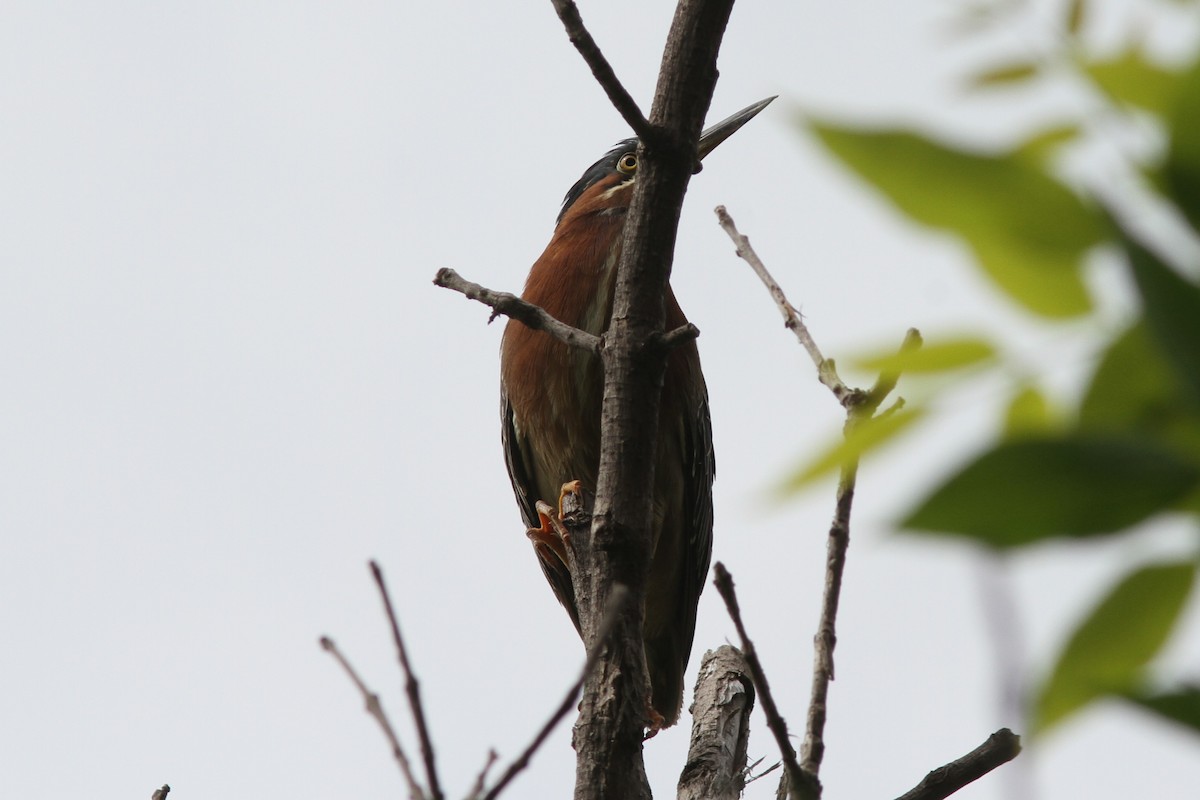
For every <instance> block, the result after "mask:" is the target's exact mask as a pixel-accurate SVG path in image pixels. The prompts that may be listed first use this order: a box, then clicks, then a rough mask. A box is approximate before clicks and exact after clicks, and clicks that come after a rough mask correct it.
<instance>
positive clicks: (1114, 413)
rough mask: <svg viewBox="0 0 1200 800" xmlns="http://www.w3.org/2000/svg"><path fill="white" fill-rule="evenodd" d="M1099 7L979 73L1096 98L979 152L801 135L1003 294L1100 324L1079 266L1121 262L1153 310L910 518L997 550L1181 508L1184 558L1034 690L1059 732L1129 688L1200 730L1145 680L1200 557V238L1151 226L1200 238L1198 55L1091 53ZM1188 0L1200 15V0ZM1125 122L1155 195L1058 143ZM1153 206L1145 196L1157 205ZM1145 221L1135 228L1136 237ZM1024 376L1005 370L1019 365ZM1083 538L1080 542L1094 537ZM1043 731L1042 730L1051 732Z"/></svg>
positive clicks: (1173, 691) (937, 362)
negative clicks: (1043, 45) (1069, 169)
mask: <svg viewBox="0 0 1200 800" xmlns="http://www.w3.org/2000/svg"><path fill="white" fill-rule="evenodd" d="M1097 3H1098V0H1090V2H1089V0H1073V1H1072V2H1070V3H1069V4H1067V8H1066V9H1065V12H1064V15H1063V17H1062V18H1061V19H1060V20H1059V21H1058V23H1057V24H1058V25H1059V28H1060V29H1059V30H1058V31H1057V32H1056V33H1057V35H1056V37H1054V41H1055V42H1056V43H1057V44H1056V45H1055V46H1054V47H1053V48H1051V50H1050V51H1049V52H1045V53H1036V54H1032V55H1031V56H1029V57H1025V58H1019V59H1015V60H1013V59H1010V60H1008V61H1006V62H1004V63H1000V64H996V65H993V66H990V67H988V68H986V69H984V70H982V71H980V72H979V73H978V74H976V75H974V76H972V77H971V78H970V79H969V80H967V81H966V82H965V83H966V85H967V86H968V87H969V89H970V90H972V91H976V92H985V93H986V92H998V91H1004V92H1008V93H1012V92H1014V91H1015V92H1019V91H1023V90H1032V89H1034V88H1035V87H1036V86H1037V85H1038V83H1039V82H1043V81H1049V80H1062V79H1064V77H1065V78H1067V79H1069V80H1071V81H1072V82H1073V84H1072V85H1074V86H1075V87H1077V90H1078V91H1080V92H1083V93H1087V95H1088V97H1089V100H1090V102H1089V103H1084V104H1081V105H1082V106H1083V107H1084V108H1087V109H1090V110H1089V111H1086V112H1081V114H1080V116H1079V118H1078V119H1070V120H1067V121H1066V122H1063V121H1058V122H1055V123H1054V124H1053V125H1048V126H1047V127H1044V128H1043V129H1041V130H1036V131H1034V132H1032V133H1031V134H1029V135H1028V136H1026V137H1025V138H1024V139H1022V140H1021V141H1019V142H1016V143H1015V144H1013V145H1012V146H1010V147H1008V148H1007V149H1004V150H1002V151H1000V152H996V151H988V152H984V151H979V150H972V149H965V148H963V147H960V146H955V145H950V144H947V143H945V142H942V141H937V140H935V139H933V138H930V137H928V136H926V135H924V134H923V133H920V132H917V131H914V130H909V129H900V128H878V127H863V126H855V125H846V124H838V123H834V122H831V121H828V120H823V119H819V118H816V117H813V116H808V115H806V116H805V117H804V118H803V119H802V120H801V125H802V127H803V128H804V129H805V130H806V131H807V132H808V133H810V134H811V135H812V136H813V137H815V138H816V140H817V141H819V142H820V143H821V144H822V145H823V146H824V147H825V149H826V150H827V151H828V152H829V153H830V154H831V155H832V156H833V157H834V158H835V159H837V160H838V161H839V162H841V164H843V165H844V166H845V167H846V168H848V169H849V170H850V171H851V172H853V173H854V174H855V175H856V176H857V177H858V178H860V179H861V180H862V181H864V182H865V183H866V184H867V185H868V186H869V187H870V189H871V190H873V191H874V192H876V193H878V194H880V195H882V197H883V198H885V199H886V201H887V202H888V203H889V204H890V205H891V207H892V208H894V209H895V211H896V212H898V213H899V214H900V215H902V216H903V217H905V218H906V219H907V220H909V221H911V222H912V223H914V224H916V225H918V226H922V227H925V228H927V229H930V230H932V231H935V232H937V233H939V234H941V235H944V236H949V237H953V238H955V239H957V240H958V241H960V242H961V243H962V244H963V245H965V246H966V248H967V249H968V250H969V252H970V253H971V256H972V259H971V260H972V263H973V265H974V267H975V268H977V269H979V270H980V271H981V272H982V274H984V275H985V276H987V277H988V278H989V279H990V281H991V282H992V284H993V285H994V286H995V288H996V289H997V290H998V291H999V292H1000V293H1001V294H1002V295H1004V296H1005V297H1007V298H1008V299H1009V300H1010V301H1011V302H1013V303H1015V304H1017V305H1018V306H1020V307H1022V308H1023V309H1025V310H1026V311H1028V312H1031V314H1032V315H1033V317H1034V318H1037V319H1040V320H1041V321H1042V322H1043V323H1047V324H1063V323H1066V322H1074V323H1078V322H1079V321H1080V320H1085V321H1086V320H1088V319H1089V317H1095V316H1097V312H1096V310H1095V309H1096V302H1095V298H1094V297H1093V296H1092V294H1091V292H1090V290H1089V286H1088V284H1087V283H1086V282H1085V281H1084V266H1085V263H1086V262H1087V260H1088V259H1089V258H1091V257H1093V255H1094V254H1095V252H1096V251H1097V250H1098V249H1103V250H1106V251H1107V252H1109V253H1110V254H1115V255H1116V257H1117V258H1118V259H1119V260H1120V262H1121V264H1122V269H1123V270H1124V271H1125V272H1126V274H1127V276H1128V285H1129V286H1131V287H1134V288H1135V290H1136V293H1137V298H1138V301H1139V303H1138V306H1139V308H1140V310H1139V311H1138V312H1137V313H1136V314H1135V315H1133V316H1132V318H1130V319H1129V320H1127V322H1126V323H1125V324H1124V325H1123V326H1122V327H1121V329H1120V330H1117V331H1112V330H1104V329H1103V326H1102V325H1101V324H1100V323H1098V322H1097V323H1096V325H1095V327H1096V328H1097V329H1099V330H1101V331H1102V332H1101V333H1099V334H1098V338H1099V340H1100V341H1099V342H1098V343H1097V349H1098V350H1099V351H1100V352H1101V353H1102V356H1101V358H1100V359H1099V361H1098V365H1097V367H1096V369H1095V371H1094V372H1093V374H1092V375H1091V376H1090V379H1089V380H1088V383H1087V386H1086V388H1085V390H1084V391H1083V393H1082V395H1081V398H1080V399H1079V401H1078V404H1077V406H1076V407H1074V408H1070V409H1061V410H1059V411H1058V412H1055V411H1052V409H1051V405H1050V403H1049V402H1048V401H1047V400H1046V398H1045V396H1044V394H1043V393H1042V392H1041V390H1040V389H1039V388H1038V387H1037V386H1035V385H1032V384H1030V383H1028V382H1025V381H1019V382H1018V381H1014V382H1013V385H1012V388H1011V392H1010V398H1009V402H1008V404H1007V410H1006V412H1005V415H1004V418H1003V419H1002V420H1000V422H1001V424H1000V425H998V426H997V427H998V429H999V430H1001V431H1002V433H1001V434H1000V435H999V436H998V437H997V440H996V441H995V442H993V443H992V444H991V445H990V446H989V447H987V448H986V449H985V450H984V451H983V452H979V453H976V454H975V455H974V456H973V457H972V458H971V459H970V460H969V461H968V462H967V463H966V464H964V465H963V466H962V467H961V468H960V469H958V471H957V472H955V473H954V474H952V475H951V476H950V477H949V478H947V479H946V480H945V481H944V483H942V484H941V485H940V486H938V487H937V488H936V489H934V490H933V491H932V492H931V494H930V495H929V496H928V497H927V498H925V499H924V500H923V501H922V502H920V503H918V504H917V505H916V506H915V507H914V508H913V509H911V510H910V511H909V513H908V514H907V515H906V516H905V518H904V520H903V523H902V525H903V527H905V528H907V529H910V530H912V531H914V532H918V533H920V534H921V535H926V536H932V537H944V538H954V539H959V540H966V541H970V542H974V543H976V544H977V545H979V546H982V547H985V548H989V549H993V550H995V551H1005V552H1012V551H1019V550H1024V549H1029V548H1035V547H1036V546H1037V545H1039V544H1040V543H1043V542H1047V541H1051V540H1058V541H1063V540H1075V541H1086V542H1098V541H1100V540H1102V539H1112V538H1113V537H1128V536H1135V535H1137V532H1138V530H1139V529H1140V528H1142V527H1144V524H1145V523H1147V522H1148V521H1151V520H1155V519H1158V518H1161V517H1163V516H1174V517H1177V518H1182V519H1184V520H1186V521H1187V524H1188V525H1189V526H1190V529H1191V530H1192V531H1194V532H1195V549H1194V552H1193V553H1192V554H1191V555H1190V556H1189V557H1184V558H1179V559H1177V560H1172V561H1164V562H1160V563H1154V564H1150V565H1140V566H1136V567H1133V568H1131V569H1130V570H1129V571H1128V572H1127V573H1126V574H1124V575H1123V576H1121V577H1120V578H1119V579H1118V580H1117V581H1116V582H1115V584H1114V585H1112V586H1110V587H1108V588H1107V589H1104V590H1102V591H1100V592H1098V596H1099V599H1098V600H1097V601H1096V603H1095V605H1094V607H1093V608H1092V609H1091V611H1090V612H1089V613H1088V614H1087V615H1085V617H1084V618H1083V619H1082V620H1080V621H1079V622H1078V624H1077V626H1076V627H1075V629H1074V631H1073V632H1072V633H1071V634H1070V635H1069V637H1068V638H1067V640H1066V641H1065V643H1064V644H1063V645H1062V647H1061V652H1060V654H1059V656H1058V659H1057V662H1056V663H1055V665H1054V667H1053V668H1052V669H1051V670H1050V672H1049V674H1048V676H1047V677H1046V679H1045V680H1044V682H1043V684H1042V685H1041V687H1040V688H1039V689H1038V691H1037V692H1036V693H1035V694H1036V696H1035V697H1034V698H1033V700H1032V703H1033V708H1032V711H1033V719H1034V725H1035V728H1036V731H1044V730H1047V729H1049V728H1050V727H1052V726H1054V725H1056V724H1057V723H1059V722H1061V721H1062V720H1064V719H1065V718H1067V717H1068V716H1070V715H1071V714H1073V713H1075V712H1077V711H1079V710H1080V709H1082V708H1084V707H1086V706H1087V705H1088V704H1089V703H1091V702H1093V701H1095V700H1098V699H1100V698H1122V699H1124V700H1127V701H1129V702H1132V703H1134V704H1135V705H1136V706H1138V707H1139V708H1142V709H1145V710H1146V711H1148V712H1150V713H1152V714H1156V715H1158V716H1160V717H1162V718H1165V719H1168V720H1172V721H1174V722H1177V723H1180V724H1182V725H1184V726H1186V727H1187V728H1188V729H1189V730H1190V731H1191V732H1193V733H1196V734H1200V687H1197V686H1192V685H1187V684H1186V683H1183V682H1177V683H1176V685H1172V686H1169V687H1167V688H1162V687H1157V686H1155V685H1154V684H1153V682H1152V681H1151V680H1150V674H1151V673H1150V666H1151V664H1152V662H1153V660H1154V659H1155V657H1156V656H1157V655H1158V654H1159V653H1160V652H1161V650H1162V649H1163V647H1164V646H1165V645H1166V643H1167V642H1168V641H1169V640H1170V637H1171V635H1172V633H1173V632H1174V631H1175V629H1176V627H1177V623H1178V620H1179V618H1180V616H1181V614H1182V612H1183V610H1184V608H1185V606H1186V604H1187V601H1188V599H1189V597H1190V595H1191V592H1192V587H1193V586H1194V584H1195V583H1196V574H1197V570H1198V567H1200V257H1198V256H1197V255H1196V254H1197V253H1200V246H1191V247H1188V246H1180V245H1179V244H1178V241H1177V240H1171V241H1167V240H1164V241H1152V240H1149V239H1146V238H1145V234H1144V233H1142V232H1141V231H1142V230H1143V228H1144V226H1140V225H1136V224H1135V222H1136V219H1137V218H1138V217H1139V212H1141V211H1144V210H1145V209H1144V208H1142V207H1139V204H1141V205H1144V204H1146V203H1152V204H1155V205H1157V206H1158V210H1159V211H1162V212H1165V213H1167V214H1168V215H1169V216H1170V217H1171V218H1173V219H1176V220H1179V224H1180V226H1181V227H1182V228H1184V229H1185V233H1186V238H1190V240H1191V244H1192V245H1195V244H1196V243H1197V242H1200V59H1198V58H1195V57H1193V58H1192V59H1190V60H1186V61H1184V62H1181V63H1176V64H1164V63H1160V62H1159V61H1158V60H1156V57H1155V56H1154V55H1153V54H1152V53H1151V51H1150V49H1149V48H1148V47H1147V46H1146V45H1145V44H1143V43H1141V42H1140V41H1133V40H1131V41H1129V42H1128V43H1127V44H1126V45H1125V46H1124V47H1123V49H1122V50H1121V51H1120V52H1119V53H1117V54H1116V55H1112V54H1099V53H1093V52H1092V51H1091V49H1090V48H1089V46H1088V42H1087V37H1086V33H1087V27H1088V19H1089V17H1090V15H1091V13H1092V12H1093V10H1094V9H1093V8H1092V6H1093V5H1096V4H1097ZM1022 5H1023V4H1022V3H1018V2H1013V0H1004V2H993V3H990V4H987V6H986V7H985V6H983V5H979V6H976V7H975V8H974V9H972V10H971V13H972V14H974V15H975V16H973V17H972V18H971V20H969V22H970V25H968V26H964V27H978V26H981V25H996V24H1003V20H1004V19H1005V16H1006V15H1009V14H1012V13H1016V12H1015V11H1014V9H1017V10H1019V8H1020V7H1021V6H1022ZM1180 5H1188V6H1190V8H1191V10H1192V11H1193V12H1194V10H1195V4H1194V3H1191V4H1183V3H1181V4H1180ZM1114 125H1118V126H1119V125H1126V126H1129V127H1130V128H1134V129H1139V130H1145V129H1147V128H1149V129H1151V130H1152V131H1154V133H1155V140H1156V141H1158V142H1160V143H1161V146H1159V147H1157V148H1150V149H1149V153H1148V155H1147V154H1139V155H1136V156H1135V155H1127V163H1126V167H1127V169H1128V171H1129V174H1130V176H1131V177H1132V178H1135V179H1137V180H1138V181H1139V182H1140V183H1141V185H1144V186H1146V187H1148V189H1149V191H1148V192H1147V194H1146V198H1138V199H1136V200H1133V201H1130V200H1128V199H1127V198H1122V197H1119V196H1115V195H1114V194H1112V193H1106V192H1105V191H1104V188H1103V187H1100V186H1080V185H1072V184H1070V183H1068V181H1067V180H1066V179H1064V178H1063V177H1062V176H1061V175H1060V174H1059V173H1060V171H1061V170H1060V169H1059V166H1060V159H1059V156H1060V155H1062V154H1063V153H1064V152H1066V151H1067V150H1069V149H1070V148H1072V147H1080V146H1082V145H1083V144H1085V143H1086V142H1087V141H1088V140H1090V139H1093V138H1095V137H1097V136H1111V135H1112V130H1113V128H1114ZM1147 198H1148V199H1147ZM1135 231H1136V232H1135ZM1006 361H1007V357H1006V354H1005V348H1004V346H1003V343H1001V342H997V341H993V340H990V339H989V338H988V337H986V336H984V335H981V334H969V335H964V336H960V337H957V338H954V339H947V340H943V341H940V342H939V341H936V340H934V341H930V342H928V343H927V345H926V346H925V347H924V348H922V349H921V350H919V351H917V352H915V353H908V354H901V355H899V356H887V357H866V358H863V359H860V363H861V365H862V366H865V367H870V368H873V369H882V368H888V369H895V370H899V371H903V372H904V373H906V374H910V375H911V374H914V373H917V374H920V373H923V374H929V375H942V376H952V375H959V376H962V375H967V376H970V375H975V376H978V375H980V374H981V373H984V372H995V371H999V372H1001V373H1004V372H1005V370H1006V367H1007V365H1006ZM1010 372H1011V371H1010ZM929 412H930V409H927V408H924V407H922V406H921V405H919V404H916V405H914V404H911V403H910V404H909V406H908V407H906V408H905V409H904V410H903V411H902V412H900V413H898V414H895V415H892V416H890V417H888V418H885V419H883V420H881V421H880V422H879V423H877V424H875V425H873V426H862V427H860V428H859V429H857V430H855V431H853V432H852V433H851V435H850V436H849V437H848V438H847V439H846V440H845V441H843V442H840V443H839V444H838V445H836V446H833V447H831V448H829V449H828V450H827V451H826V452H825V453H822V454H819V455H818V456H817V457H815V458H814V459H812V460H811V462H810V463H808V464H806V465H804V466H802V467H801V468H800V469H799V470H798V471H797V473H796V474H795V476H794V477H793V478H792V479H791V480H790V481H789V482H788V484H787V486H786V487H785V488H786V489H787V490H789V491H790V490H795V489H797V488H799V487H800V486H803V485H805V484H806V483H808V482H809V481H811V480H813V479H814V478H816V477H818V476H820V475H823V474H825V473H827V472H829V471H830V470H832V469H836V468H837V466H838V465H839V464H840V463H843V462H844V461H845V460H846V459H848V458H856V457H858V456H860V455H862V454H863V453H864V452H866V451H868V450H870V449H872V448H874V447H877V446H879V445H880V444H882V443H883V442H885V441H890V440H892V439H893V438H895V437H897V436H898V435H900V434H902V433H905V432H908V431H911V430H912V429H913V428H914V427H915V426H912V425H911V424H910V423H912V422H914V421H916V420H918V419H920V418H921V417H922V415H925V414H927V413H929ZM1079 546H1083V545H1079ZM1036 731H1035V732H1036Z"/></svg>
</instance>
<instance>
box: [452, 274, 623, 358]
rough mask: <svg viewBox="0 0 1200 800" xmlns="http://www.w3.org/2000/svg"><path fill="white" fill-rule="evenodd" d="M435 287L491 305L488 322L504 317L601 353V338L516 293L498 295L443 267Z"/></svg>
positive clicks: (500, 293) (570, 343) (571, 343)
mask: <svg viewBox="0 0 1200 800" xmlns="http://www.w3.org/2000/svg"><path fill="white" fill-rule="evenodd" d="M433 285H434V286H441V287H442V288H443V289H452V290H454V291H456V292H458V293H459V294H462V295H464V296H465V297H466V298H467V299H468V300H477V301H478V302H480V303H483V304H484V305H485V306H491V308H492V316H491V317H490V318H489V319H488V322H491V321H492V320H493V319H495V318H496V317H497V316H499V315H500V314H503V315H505V316H506V317H511V318H512V319H515V320H518V321H519V322H521V323H523V324H524V325H525V326H526V327H529V328H531V329H533V330H535V331H545V332H546V333H548V334H550V335H551V336H553V337H554V338H555V339H558V340H559V341H560V342H564V343H566V344H569V345H571V346H572V347H581V348H583V349H584V350H590V351H592V352H593V353H598V352H600V337H599V336H595V335H593V334H590V333H588V332H587V331H584V330H580V329H579V328H573V327H571V326H570V325H567V324H566V323H565V322H559V321H558V320H557V319H555V318H554V317H552V316H550V315H549V314H548V313H546V311H545V310H544V309H542V308H540V307H538V306H535V305H534V304H533V303H528V302H526V301H524V300H522V299H521V298H519V297H517V296H516V295H515V294H509V293H508V292H496V291H493V290H491V289H488V288H487V287H484V286H480V285H479V284H478V283H471V282H470V281H468V280H466V279H465V278H463V277H462V276H461V275H459V274H458V273H457V272H455V271H454V270H452V269H450V268H449V267H443V268H441V269H439V270H438V271H437V275H435V276H434V278H433Z"/></svg>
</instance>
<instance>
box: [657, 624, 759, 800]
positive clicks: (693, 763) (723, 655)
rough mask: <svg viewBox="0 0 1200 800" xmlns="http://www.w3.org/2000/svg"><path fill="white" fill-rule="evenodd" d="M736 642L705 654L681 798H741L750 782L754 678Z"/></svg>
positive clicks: (736, 799) (697, 679)
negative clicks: (749, 756)
mask: <svg viewBox="0 0 1200 800" xmlns="http://www.w3.org/2000/svg"><path fill="white" fill-rule="evenodd" d="M747 670H748V668H747V666H746V660H745V659H744V658H743V657H742V654H741V653H740V652H738V650H737V648H736V647H732V646H730V645H727V644H726V645H721V646H720V647H718V648H717V649H716V650H709V651H708V652H707V653H705V654H704V658H702V659H701V660H700V674H699V676H698V677H697V678H696V692H695V700H694V702H693V703H692V738H691V744H690V746H689V747H688V757H687V764H685V765H684V768H683V772H682V773H681V774H680V776H679V788H678V793H677V795H676V797H677V800H738V798H740V797H741V796H742V790H743V789H744V788H745V786H746V751H747V748H748V745H749V741H750V712H751V711H753V710H754V683H753V681H751V680H750V678H749V676H748V671H747Z"/></svg>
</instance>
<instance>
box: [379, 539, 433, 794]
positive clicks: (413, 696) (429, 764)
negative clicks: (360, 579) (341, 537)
mask: <svg viewBox="0 0 1200 800" xmlns="http://www.w3.org/2000/svg"><path fill="white" fill-rule="evenodd" d="M371 575H372V576H374V578H375V585H376V586H378V587H379V594H380V596H381V597H382V598H383V606H384V608H385V609H386V610H387V617H388V622H389V623H390V624H391V626H392V639H393V641H395V643H396V654H397V655H398V656H399V658H400V668H401V669H402V670H403V671H404V693H405V695H407V696H408V708H409V711H410V713H412V716H413V723H414V724H415V725H416V727H417V739H418V741H419V742H420V745H421V758H422V760H423V761H424V762H425V778H426V780H428V781H429V792H430V795H431V796H432V800H443V798H444V797H445V796H444V795H443V794H442V787H441V785H440V783H439V781H438V774H437V766H436V765H435V764H434V761H433V742H432V741H431V740H430V738H429V728H428V726H427V725H426V724H425V711H424V709H423V708H422V707H421V689H420V686H419V685H418V683H417V678H416V676H415V675H413V671H412V667H411V666H410V665H409V663H408V650H407V649H406V648H405V647H404V639H403V638H402V637H401V636H400V623H399V622H398V621H397V620H396V612H395V609H393V608H392V598H391V596H390V595H389V594H388V590H387V584H386V583H384V580H383V570H381V569H380V568H379V564H377V563H375V562H374V561H372V562H371Z"/></svg>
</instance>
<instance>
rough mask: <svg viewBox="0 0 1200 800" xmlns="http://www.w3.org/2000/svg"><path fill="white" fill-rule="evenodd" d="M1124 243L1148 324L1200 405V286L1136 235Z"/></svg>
mask: <svg viewBox="0 0 1200 800" xmlns="http://www.w3.org/2000/svg"><path fill="white" fill-rule="evenodd" d="M1123 244H1124V246H1125V251H1126V253H1127V254H1128V255H1129V263H1130V266H1131V268H1132V269H1133V278H1134V281H1135V282H1136V283H1137V287H1138V292H1139V293H1140V294H1141V296H1142V309H1143V313H1144V314H1145V317H1146V324H1147V327H1148V328H1149V330H1150V333H1151V334H1152V335H1153V336H1154V340H1155V342H1156V343H1157V344H1158V347H1159V348H1160V349H1161V351H1162V352H1163V354H1164V355H1166V360H1167V363H1168V364H1169V365H1170V366H1171V367H1172V368H1173V370H1174V372H1175V375H1176V377H1177V378H1178V379H1179V381H1180V383H1181V384H1182V385H1183V387H1184V389H1185V390H1186V391H1187V392H1188V394H1189V396H1190V397H1191V399H1192V401H1193V403H1195V404H1197V405H1200V286H1197V285H1196V284H1194V283H1192V282H1191V281H1189V280H1187V279H1185V278H1184V277H1183V276H1181V275H1180V274H1179V273H1178V272H1176V271H1175V270H1173V269H1171V268H1170V267H1168V266H1167V265H1166V264H1164V263H1163V262H1162V261H1161V260H1160V259H1159V258H1158V256H1156V255H1155V254H1154V253H1152V252H1151V251H1150V250H1148V249H1147V248H1145V247H1143V246H1142V245H1141V244H1140V243H1139V242H1137V241H1135V240H1133V239H1132V238H1129V237H1126V238H1125V239H1124V242H1123Z"/></svg>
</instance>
